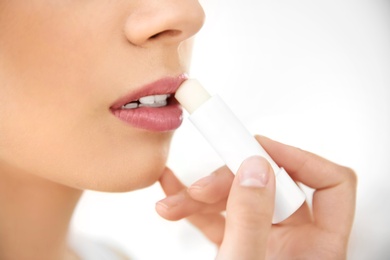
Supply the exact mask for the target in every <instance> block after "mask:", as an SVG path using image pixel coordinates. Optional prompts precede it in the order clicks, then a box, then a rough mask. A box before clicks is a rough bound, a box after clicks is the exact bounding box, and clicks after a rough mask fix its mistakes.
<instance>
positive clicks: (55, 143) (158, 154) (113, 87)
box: [0, 0, 204, 191]
mask: <svg viewBox="0 0 390 260" xmlns="http://www.w3.org/2000/svg"><path fill="white" fill-rule="evenodd" d="M203 20H204V13H203V10H202V8H201V6H200V5H199V3H198V1H197V0H142V1H138V0H128V1H107V0H105V1H104V0H103V1H78V0H64V1H62V0H61V1H60V0H54V1H48V0H30V1H25V0H12V1H0V171H2V170H4V169H5V168H7V169H12V170H13V174H26V173H28V174H30V173H31V174H35V175H38V176H40V177H44V178H47V179H50V180H52V181H55V182H59V183H62V184H65V185H69V186H72V187H76V188H82V189H95V190H106V191H127V190H133V189H138V188H142V187H145V186H148V185H150V184H152V183H154V182H155V181H156V180H157V179H158V178H159V176H160V174H161V172H162V170H163V168H164V167H165V166H164V165H165V162H166V159H167V153H168V149H169V143H170V139H171V137H172V132H173V130H174V129H176V128H177V127H178V126H179V125H180V123H181V110H180V108H179V107H178V106H177V105H176V104H175V102H174V101H173V100H172V98H167V103H168V104H167V105H165V104H166V102H165V100H166V95H161V96H160V95H159V96H153V95H157V94H170V93H173V92H175V89H176V88H177V87H178V86H179V84H180V83H181V82H182V81H183V80H184V78H185V76H184V75H185V73H186V72H187V71H188V65H189V58H190V50H191V42H190V38H191V37H192V36H193V35H194V34H195V33H196V32H197V31H198V30H199V29H200V28H201V26H202V24H203ZM145 96H148V97H147V98H143V99H141V100H140V98H141V97H145ZM153 100H155V101H153ZM124 105H126V107H123V106H124ZM156 106H157V107H156ZM135 107H136V108H135ZM2 168H3V169H2Z"/></svg>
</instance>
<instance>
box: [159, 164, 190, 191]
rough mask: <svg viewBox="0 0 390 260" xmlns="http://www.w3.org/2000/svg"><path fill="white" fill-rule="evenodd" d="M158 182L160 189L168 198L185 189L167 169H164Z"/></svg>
mask: <svg viewBox="0 0 390 260" xmlns="http://www.w3.org/2000/svg"><path fill="white" fill-rule="evenodd" d="M159 182H160V185H161V188H162V189H163V191H164V192H165V194H166V195H168V196H169V195H173V194H176V193H178V192H180V191H182V190H183V189H185V188H186V186H185V185H184V184H183V183H181V182H180V180H179V179H178V178H177V177H176V176H175V174H174V173H173V172H172V170H171V169H169V168H165V170H164V172H163V174H162V175H161V177H160V179H159Z"/></svg>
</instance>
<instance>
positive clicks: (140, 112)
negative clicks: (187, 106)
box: [110, 74, 187, 132]
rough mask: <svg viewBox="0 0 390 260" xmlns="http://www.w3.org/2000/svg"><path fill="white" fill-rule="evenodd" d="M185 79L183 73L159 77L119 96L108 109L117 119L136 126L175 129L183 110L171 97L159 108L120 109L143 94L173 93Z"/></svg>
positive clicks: (153, 129)
mask: <svg viewBox="0 0 390 260" xmlns="http://www.w3.org/2000/svg"><path fill="white" fill-rule="evenodd" d="M186 79H187V76H186V75H185V74H180V75H179V76H177V77H164V78H161V79H159V80H157V81H154V82H152V83H149V84H147V85H144V86H142V87H140V88H138V89H136V90H133V91H132V92H130V93H129V94H127V95H125V96H123V97H121V98H119V99H118V100H117V101H115V102H114V103H113V104H112V106H111V107H110V110H111V112H112V113H113V115H114V116H116V117H117V118H118V119H120V120H122V121H124V122H125V123H128V124H129V125H131V126H133V127H136V128H140V129H144V130H149V131H154V132H165V131H172V130H175V129H177V128H178V127H179V126H180V125H181V123H182V121H183V111H182V108H181V106H180V105H179V103H178V102H177V101H176V99H174V98H173V97H171V98H170V99H169V100H168V105H167V106H164V107H159V108H152V107H139V108H136V109H122V106H124V105H126V104H127V103H130V102H132V101H136V100H139V99H140V98H141V97H145V96H150V95H159V94H174V93H175V92H176V90H177V89H178V88H179V87H180V85H181V84H182V83H183V82H184V81H185V80H186Z"/></svg>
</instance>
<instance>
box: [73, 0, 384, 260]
mask: <svg viewBox="0 0 390 260" xmlns="http://www.w3.org/2000/svg"><path fill="white" fill-rule="evenodd" d="M204 2H206V4H205V8H206V14H207V21H206V24H205V27H204V28H203V30H202V31H201V33H200V34H199V35H198V37H197V40H196V45H195V50H194V57H193V67H192V68H193V69H192V73H191V76H194V77H197V78H198V79H199V80H200V81H201V82H202V83H203V85H205V86H206V87H207V88H208V89H209V91H210V92H211V93H217V92H218V93H219V94H220V95H221V96H222V97H223V98H224V99H225V101H226V102H227V103H228V104H229V105H230V106H231V108H232V109H233V110H234V111H235V112H236V114H237V115H238V116H239V117H240V118H241V119H242V120H243V122H244V123H245V124H246V125H247V126H248V128H249V129H250V131H251V132H253V133H254V134H255V133H256V134H262V135H266V136H269V137H271V138H273V139H276V140H278V141H281V142H285V143H288V144H291V145H294V146H298V147H300V148H303V149H306V150H309V151H312V152H314V153H317V154H319V155H321V156H323V157H326V158H328V159H330V160H333V161H335V162H337V163H339V164H343V165H347V166H349V167H351V168H353V169H354V170H355V171H356V172H357V174H358V176H359V186H358V203H357V212H356V219H355V226H354V230H353V233H352V237H351V243H350V250H349V259H385V258H388V257H389V256H390V248H389V245H390V242H389V239H390V224H389V220H390V202H389V198H390V189H389V188H388V187H389V182H390V167H389V161H390V158H389V155H390V148H389V147H390V1H386V0H355V1H352V0H351V1H346V0H338V1H312V0H296V1H293V0H279V1H277V0H266V1H262V0H257V1H255V0H252V1H251V0H240V1H233V0H205V1H204ZM129 156H131V155H129ZM168 165H169V166H170V167H171V168H172V169H173V170H175V172H176V173H177V175H179V176H180V178H181V179H182V180H183V181H184V182H185V183H186V184H191V183H192V182H194V181H195V180H197V179H198V178H200V177H203V176H205V175H207V174H209V173H210V172H211V171H212V170H213V169H215V168H217V167H219V166H220V165H222V162H221V161H220V159H219V158H218V157H217V156H216V155H215V153H214V152H213V151H212V150H211V148H210V147H209V146H208V144H207V143H205V141H203V139H202V138H201V137H200V135H199V134H198V133H197V132H196V131H195V130H194V129H193V127H192V125H190V124H189V122H188V121H185V122H184V124H183V126H182V127H181V128H180V129H179V130H178V131H177V133H176V135H175V138H174V141H173V143H172V150H171V155H170V158H169V162H168ZM162 198H163V194H162V192H161V190H160V188H159V186H158V185H154V186H152V187H150V188H148V189H145V190H142V191H136V192H131V193H125V194H106V193H98V192H87V193H86V194H85V195H84V197H83V199H82V200H81V202H80V204H79V206H78V208H77V210H76V214H75V216H74V219H73V229H74V231H75V232H77V233H81V234H85V235H88V236H92V237H95V238H97V239H99V240H104V241H107V242H110V243H115V244H117V245H119V246H120V247H122V248H123V249H124V250H125V251H126V252H128V253H129V255H131V256H132V257H133V258H135V259H172V260H174V259H213V258H214V256H215V252H216V249H215V248H214V246H213V245H211V244H210V243H209V242H208V241H207V240H206V239H205V238H204V237H203V236H202V235H201V234H199V232H198V231H197V230H195V229H193V228H192V227H191V226H190V225H189V224H188V223H187V222H185V221H179V222H168V221H165V220H163V219H161V218H160V217H159V216H158V215H157V214H156V213H155V211H154V205H155V202H156V201H158V200H160V199H162Z"/></svg>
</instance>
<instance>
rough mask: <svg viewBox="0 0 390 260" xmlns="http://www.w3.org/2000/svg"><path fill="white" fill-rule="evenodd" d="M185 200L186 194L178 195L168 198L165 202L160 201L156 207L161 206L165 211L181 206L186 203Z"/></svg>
mask: <svg viewBox="0 0 390 260" xmlns="http://www.w3.org/2000/svg"><path fill="white" fill-rule="evenodd" d="M184 199H185V195H184V193H179V194H176V195H172V196H169V197H166V198H165V199H163V200H160V201H159V202H157V203H156V205H157V206H161V207H163V208H165V209H171V208H173V207H176V206H177V205H179V204H180V203H181V202H182V201H184Z"/></svg>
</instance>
